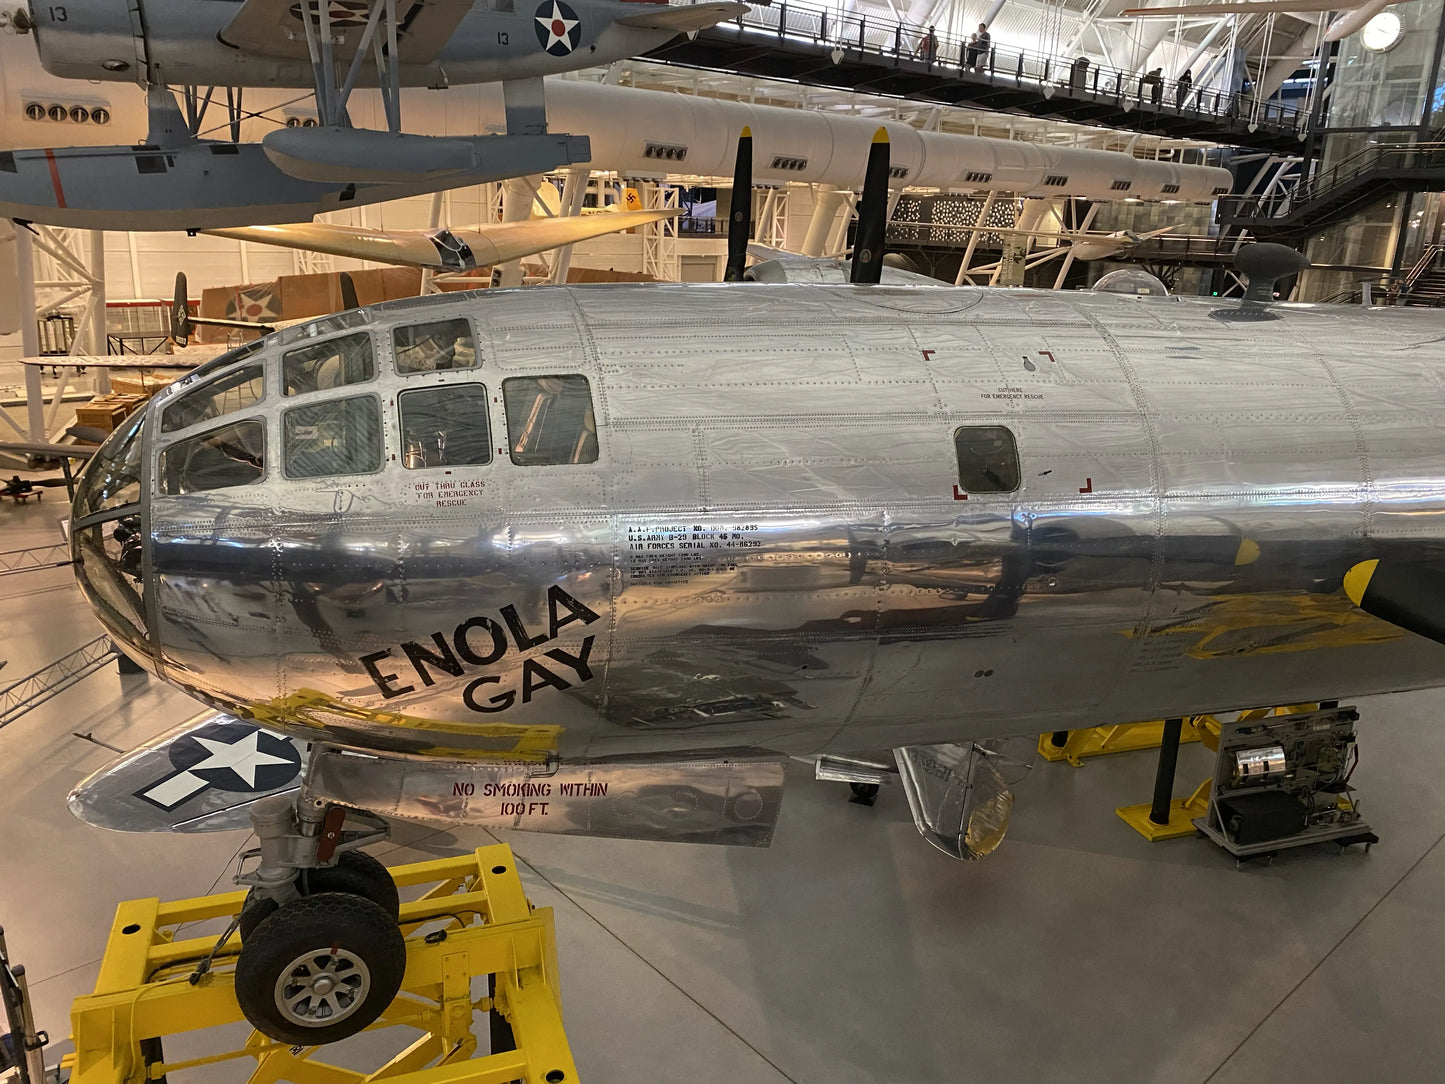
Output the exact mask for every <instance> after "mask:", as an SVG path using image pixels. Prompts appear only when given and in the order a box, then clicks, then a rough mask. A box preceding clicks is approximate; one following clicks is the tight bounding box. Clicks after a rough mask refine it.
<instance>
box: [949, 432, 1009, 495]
mask: <svg viewBox="0 0 1445 1084" xmlns="http://www.w3.org/2000/svg"><path fill="white" fill-rule="evenodd" d="M953 447H954V450H955V451H956V452H957V453H958V488H959V489H962V490H964V491H965V492H967V493H1012V492H1013V491H1014V490H1016V489H1018V487H1019V453H1018V448H1017V447H1016V446H1015V444H1014V435H1013V434H1012V433H1010V432H1009V431H1008V430H1007V429H1005V428H1004V427H1003V426H1001V425H977V426H963V427H962V428H960V429H955V430H954V431H953Z"/></svg>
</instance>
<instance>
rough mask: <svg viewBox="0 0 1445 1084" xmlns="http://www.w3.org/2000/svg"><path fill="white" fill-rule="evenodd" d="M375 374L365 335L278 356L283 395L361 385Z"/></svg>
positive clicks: (306, 347)
mask: <svg viewBox="0 0 1445 1084" xmlns="http://www.w3.org/2000/svg"><path fill="white" fill-rule="evenodd" d="M375 375H376V363H375V361H374V360H373V359H372V354H371V336H370V335H368V334H366V333H365V332H361V333H360V334H357V335H343V336H341V338H339V339H327V340H326V341H325V342H319V343H312V344H311V345H310V346H303V347H301V348H299V349H297V350H288V351H286V353H284V354H282V355H281V385H282V390H283V393H284V394H286V395H305V394H306V393H307V392H311V391H325V390H326V389H327V388H344V387H346V385H348V384H362V383H365V382H366V381H368V380H370V379H371V378H372V377H374V376H375Z"/></svg>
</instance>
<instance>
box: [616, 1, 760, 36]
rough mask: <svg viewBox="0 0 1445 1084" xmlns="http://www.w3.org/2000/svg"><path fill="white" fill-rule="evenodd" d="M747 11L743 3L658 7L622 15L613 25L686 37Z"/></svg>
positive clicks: (746, 6)
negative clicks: (668, 32) (664, 31)
mask: <svg viewBox="0 0 1445 1084" xmlns="http://www.w3.org/2000/svg"><path fill="white" fill-rule="evenodd" d="M747 10H748V5H747V4H740V3H718V4H689V5H687V6H685V7H662V6H659V7H658V8H657V9H656V10H654V11H645V12H641V13H639V14H637V15H624V16H622V18H620V19H618V20H617V22H618V24H620V25H621V26H637V27H641V28H642V29H644V30H671V31H673V32H674V33H678V34H688V33H691V32H692V31H694V30H706V29H707V28H708V27H710V26H716V25H717V24H718V23H722V22H727V20H729V19H736V18H737V17H738V16H739V15H742V14H743V13H745V12H746V11H747Z"/></svg>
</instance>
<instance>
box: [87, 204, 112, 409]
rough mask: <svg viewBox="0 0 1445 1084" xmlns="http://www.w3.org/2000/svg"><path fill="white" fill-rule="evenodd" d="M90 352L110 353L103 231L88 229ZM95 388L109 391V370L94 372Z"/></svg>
mask: <svg viewBox="0 0 1445 1084" xmlns="http://www.w3.org/2000/svg"><path fill="white" fill-rule="evenodd" d="M90 277H91V280H92V281H91V284H90V352H91V353H92V354H96V355H98V356H104V355H105V354H108V353H110V350H109V349H108V343H107V339H106V322H105V231H103V230H91V231H90ZM95 390H96V391H98V392H99V393H100V394H102V395H104V394H106V393H107V392H109V391H110V370H109V369H100V370H98V371H97V372H96V374H95Z"/></svg>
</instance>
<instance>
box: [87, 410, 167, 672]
mask: <svg viewBox="0 0 1445 1084" xmlns="http://www.w3.org/2000/svg"><path fill="white" fill-rule="evenodd" d="M146 416H147V411H146V410H145V409H144V408H143V409H141V410H138V411H136V412H135V414H133V415H131V417H130V418H128V419H127V420H126V421H125V422H123V423H122V424H121V426H120V428H119V429H117V430H116V431H115V432H114V433H112V434H111V435H110V438H109V439H108V440H107V441H106V442H105V443H104V444H103V445H101V447H100V450H99V451H98V452H96V454H95V456H94V457H93V458H92V459H91V461H90V463H89V464H87V466H86V468H85V470H84V471H82V472H81V475H80V478H79V479H78V480H77V481H76V486H75V500H74V502H73V503H72V504H71V509H70V512H71V529H70V554H71V557H72V558H73V559H74V561H75V578H76V579H77V580H78V581H79V583H80V589H81V592H82V593H83V594H84V595H85V597H86V600H87V601H88V602H89V603H90V605H91V607H92V608H93V609H94V610H95V613H96V616H97V617H98V618H99V619H100V623H101V624H102V625H103V626H105V630H106V631H107V632H108V633H110V635H111V636H112V637H113V638H114V639H115V640H116V642H117V643H118V644H119V645H120V646H121V647H122V648H124V649H125V651H126V654H128V655H130V656H131V657H132V658H134V659H135V660H136V661H137V662H140V663H142V664H145V665H148V664H149V663H150V656H151V647H150V635H149V630H148V628H147V625H146V604H145V603H146V588H145V567H144V566H145V560H144V558H145V539H146V522H145V521H146V501H145V493H144V490H143V489H142V487H141V464H142V462H143V456H142V449H143V446H144V443H145V426H146Z"/></svg>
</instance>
